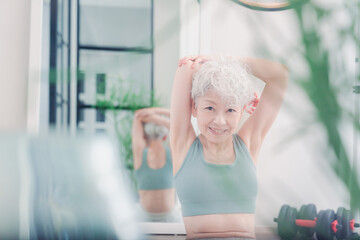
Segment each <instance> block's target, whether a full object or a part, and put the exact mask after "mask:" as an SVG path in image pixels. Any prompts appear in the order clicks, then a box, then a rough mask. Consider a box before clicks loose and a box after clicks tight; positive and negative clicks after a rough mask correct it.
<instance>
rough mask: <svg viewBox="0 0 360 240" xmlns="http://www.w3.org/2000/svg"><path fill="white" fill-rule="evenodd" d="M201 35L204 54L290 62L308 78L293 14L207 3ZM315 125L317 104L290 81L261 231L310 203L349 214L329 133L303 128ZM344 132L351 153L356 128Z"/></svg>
mask: <svg viewBox="0 0 360 240" xmlns="http://www.w3.org/2000/svg"><path fill="white" fill-rule="evenodd" d="M320 2H321V1H320ZM201 29H202V30H201V36H200V53H201V54H225V55H240V56H253V57H264V56H266V55H270V56H271V57H272V58H273V59H278V58H281V57H284V58H285V59H287V60H288V62H290V63H292V64H291V66H289V68H290V74H292V73H295V72H296V73H302V74H303V75H305V76H306V74H307V69H306V67H304V64H303V63H302V62H301V61H299V56H298V55H297V54H296V51H295V50H294V49H296V48H299V47H300V46H301V39H300V33H299V32H298V30H297V29H298V28H297V22H296V19H295V15H294V12H293V10H288V11H283V12H259V11H254V10H250V9H247V8H244V7H242V6H240V5H237V4H235V3H234V2H232V1H217V0H202V1H201ZM259 43H261V44H262V45H260V44H259ZM259 46H263V49H259ZM353 50H354V49H353ZM294 53H295V54H294ZM345 62H346V61H345ZM345 64H346V63H345ZM313 119H316V115H315V110H314V108H313V106H312V104H311V103H310V102H309V100H308V98H307V97H306V95H305V93H304V92H303V91H302V90H301V89H300V88H299V86H298V85H297V84H295V83H294V79H293V78H292V77H290V83H289V89H288V93H287V96H286V99H285V103H284V105H283V107H282V110H281V112H280V113H279V116H278V118H277V120H276V122H275V124H274V125H273V127H272V129H271V130H270V132H269V134H268V136H267V137H266V139H265V142H264V143H263V148H262V151H261V153H260V156H259V162H258V166H257V173H258V179H259V193H258V201H257V215H256V221H257V225H266V226H269V225H274V223H273V218H274V217H276V216H277V214H278V211H279V209H280V207H281V205H282V204H289V205H291V206H293V207H296V208H297V209H298V210H299V209H300V206H301V205H302V204H308V203H315V204H316V205H317V208H318V211H319V210H325V209H328V208H329V209H333V210H335V211H336V209H337V208H338V207H339V206H343V207H346V208H349V194H348V193H347V191H346V189H345V187H344V185H343V184H342V182H341V181H340V180H339V179H338V178H337V177H336V175H335V174H334V172H333V170H332V169H331V167H330V161H331V160H330V159H331V158H332V155H331V153H330V152H331V151H330V150H329V146H328V145H327V144H328V143H327V136H326V133H325V132H324V130H323V128H322V127H321V126H320V125H319V124H312V125H309V126H306V125H305V124H304V122H302V120H313ZM304 127H305V128H304ZM343 131H344V132H346V134H347V136H349V137H348V139H349V142H348V144H347V145H348V147H349V149H351V147H352V146H351V138H352V135H351V126H348V127H347V128H344V129H343ZM299 133H301V134H299ZM346 134H345V136H346ZM293 136H295V138H292V137H293ZM349 156H351V151H350V152H349Z"/></svg>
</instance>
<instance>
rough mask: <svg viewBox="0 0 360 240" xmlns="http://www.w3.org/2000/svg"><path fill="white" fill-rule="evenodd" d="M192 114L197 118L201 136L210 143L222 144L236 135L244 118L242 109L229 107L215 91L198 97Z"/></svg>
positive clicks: (209, 91)
mask: <svg viewBox="0 0 360 240" xmlns="http://www.w3.org/2000/svg"><path fill="white" fill-rule="evenodd" d="M192 114H193V116H194V117H196V118H197V121H198V127H199V129H200V132H201V134H202V135H203V136H204V137H205V138H206V139H207V140H208V141H210V142H213V143H220V142H224V141H225V140H228V139H229V137H230V138H231V137H232V134H234V133H235V131H236V130H237V127H238V125H239V122H240V119H241V116H242V107H241V106H238V107H229V106H227V104H225V102H224V101H223V100H222V98H221V96H220V95H219V94H218V93H217V92H216V91H215V90H213V89H211V90H208V91H206V92H205V94H204V96H201V97H198V99H197V106H196V107H195V104H194V103H193V106H192Z"/></svg>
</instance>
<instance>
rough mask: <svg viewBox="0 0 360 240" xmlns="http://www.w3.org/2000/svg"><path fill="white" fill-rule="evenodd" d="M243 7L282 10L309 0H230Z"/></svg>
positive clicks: (260, 9) (259, 9)
mask: <svg viewBox="0 0 360 240" xmlns="http://www.w3.org/2000/svg"><path fill="white" fill-rule="evenodd" d="M232 1H233V2H235V3H237V4H240V5H242V6H244V7H247V8H250V9H253V10H258V11H283V10H287V9H291V8H295V7H298V6H300V5H303V4H305V3H307V2H309V1H310V0H232Z"/></svg>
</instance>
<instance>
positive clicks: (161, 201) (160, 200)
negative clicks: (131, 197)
mask: <svg viewBox="0 0 360 240" xmlns="http://www.w3.org/2000/svg"><path fill="white" fill-rule="evenodd" d="M139 195H140V204H141V206H142V207H143V208H144V209H145V210H146V211H148V212H151V213H162V212H167V211H170V210H172V209H173V208H174V206H175V189H174V188H170V189H159V190H139Z"/></svg>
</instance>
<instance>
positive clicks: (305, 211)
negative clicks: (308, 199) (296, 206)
mask: <svg viewBox="0 0 360 240" xmlns="http://www.w3.org/2000/svg"><path fill="white" fill-rule="evenodd" d="M315 218H316V206H315V205H314V204H308V205H302V206H301V208H300V212H299V215H298V219H302V220H315ZM298 230H299V233H300V234H301V235H303V236H306V237H312V236H313V235H314V233H315V229H313V228H308V227H298Z"/></svg>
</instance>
